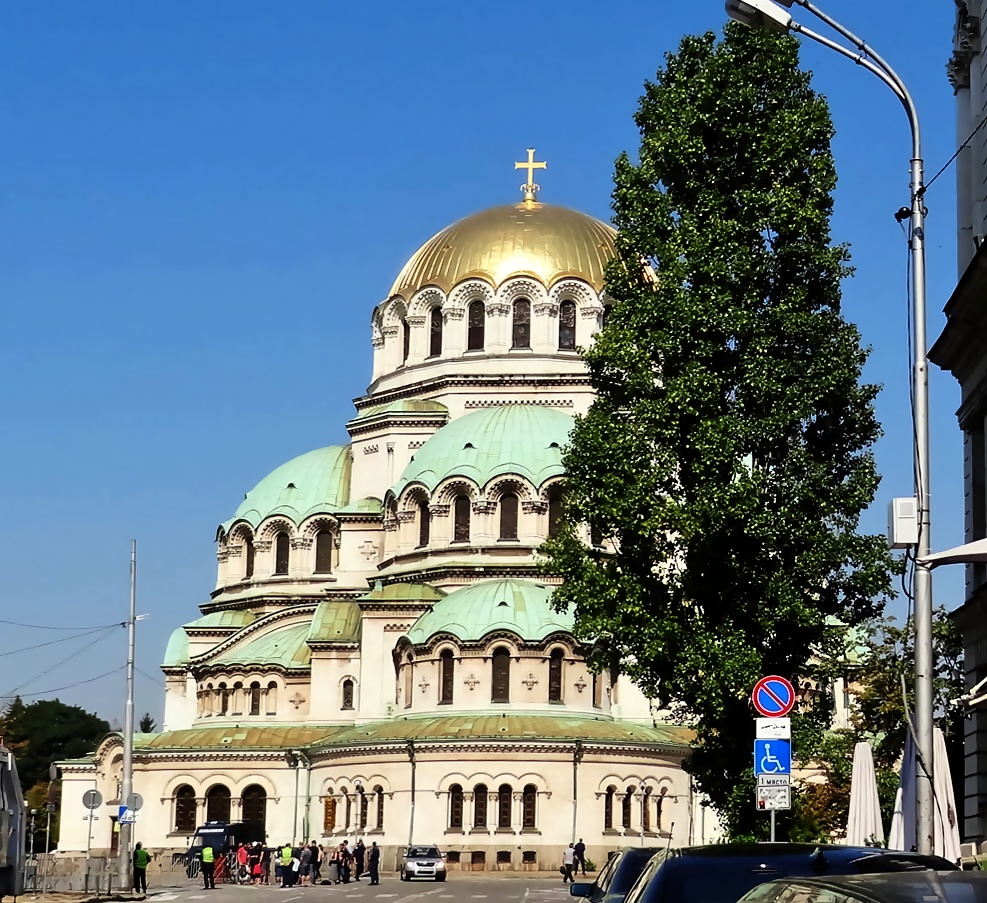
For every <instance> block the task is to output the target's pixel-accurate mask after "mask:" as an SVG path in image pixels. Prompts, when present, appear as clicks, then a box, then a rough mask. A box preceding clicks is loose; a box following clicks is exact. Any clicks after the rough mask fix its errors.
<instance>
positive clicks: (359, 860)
mask: <svg viewBox="0 0 987 903" xmlns="http://www.w3.org/2000/svg"><path fill="white" fill-rule="evenodd" d="M366 854H367V848H366V846H364V843H363V839H362V838H361V839H360V840H358V841H357V842H356V847H354V849H353V861H354V862H355V863H356V880H357V881H359V880H360V875H362V874H363V863H364V858H365V856H366Z"/></svg>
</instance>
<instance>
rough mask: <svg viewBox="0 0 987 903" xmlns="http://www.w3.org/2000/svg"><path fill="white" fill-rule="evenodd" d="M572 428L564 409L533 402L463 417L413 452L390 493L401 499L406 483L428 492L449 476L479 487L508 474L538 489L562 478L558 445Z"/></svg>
mask: <svg viewBox="0 0 987 903" xmlns="http://www.w3.org/2000/svg"><path fill="white" fill-rule="evenodd" d="M572 426H573V420H572V416H571V415H569V414H567V413H566V412H565V411H562V410H560V409H559V408H551V407H542V406H541V405H533V404H504V405H497V406H495V407H490V408H485V409H483V410H481V411H476V412H475V413H472V414H467V415H466V416H464V417H460V418H459V419H457V420H453V421H452V422H451V423H448V424H446V425H445V426H444V427H442V428H441V429H440V430H439V431H438V432H437V433H436V434H435V435H434V436H432V438H431V439H429V440H428V442H426V443H425V444H424V445H423V446H422V447H421V448H420V449H418V451H417V452H415V456H414V458H412V460H411V461H410V462H409V464H408V466H407V467H406V468H405V469H404V473H402V474H401V479H400V480H399V481H398V483H397V485H395V486H394V489H393V492H394V494H395V495H400V494H401V492H402V491H403V490H404V488H405V487H406V486H407V485H408V484H410V483H424V484H425V486H426V487H427V488H428V490H429V491H431V490H433V489H435V487H436V486H438V485H439V483H441V482H442V481H443V480H445V479H446V478H447V477H451V476H461V477H468V478H470V479H472V480H475V481H476V483H477V484H479V485H480V486H483V485H485V484H486V483H487V482H489V481H490V480H491V479H493V478H494V477H496V476H499V475H501V474H508V473H511V474H517V475H518V476H522V477H525V478H526V479H528V480H529V481H530V482H531V483H533V484H534V485H535V486H541V484H542V483H544V482H545V480H547V479H549V477H557V476H560V475H561V474H562V446H564V445H565V444H566V442H567V441H568V439H569V433H570V432H571V430H572Z"/></svg>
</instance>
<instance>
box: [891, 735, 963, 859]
mask: <svg viewBox="0 0 987 903" xmlns="http://www.w3.org/2000/svg"><path fill="white" fill-rule="evenodd" d="M933 756H935V759H934V760H933V763H932V787H933V792H934V794H935V799H934V800H933V804H932V813H933V838H932V841H933V852H934V853H935V854H936V855H937V856H942V857H943V859H948V860H949V861H950V862H958V861H959V859H960V828H959V824H958V823H957V818H956V798H955V797H954V796H953V782H952V779H951V777H950V773H949V762H948V761H947V759H946V739H945V737H943V734H942V731H941V730H940V729H939V728H938V727H937V728H936V729H935V732H934V737H933ZM888 847H889V849H892V850H914V849H915V848H916V838H915V743H914V741H913V740H912V735H911V731H909V733H908V737H907V738H906V740H905V756H904V758H903V759H902V762H901V785H900V786H899V788H898V796H897V797H896V799H895V802H894V817H893V818H892V819H891V834H890V835H889V837H888Z"/></svg>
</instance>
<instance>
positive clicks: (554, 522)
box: [548, 484, 562, 539]
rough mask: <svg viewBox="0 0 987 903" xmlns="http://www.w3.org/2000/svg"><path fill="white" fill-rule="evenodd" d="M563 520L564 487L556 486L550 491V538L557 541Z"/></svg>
mask: <svg viewBox="0 0 987 903" xmlns="http://www.w3.org/2000/svg"><path fill="white" fill-rule="evenodd" d="M561 520H562V487H561V486H559V485H558V484H556V485H555V486H552V487H551V488H550V489H549V490H548V538H549V539H555V537H556V536H558V535H559V523H560V521H561Z"/></svg>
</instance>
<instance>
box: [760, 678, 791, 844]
mask: <svg viewBox="0 0 987 903" xmlns="http://www.w3.org/2000/svg"><path fill="white" fill-rule="evenodd" d="M751 702H752V703H753V705H754V708H755V709H756V710H757V712H758V714H759V715H761V717H760V718H758V719H757V722H756V730H755V738H756V739H755V740H754V774H755V775H756V776H757V791H756V792H757V800H756V806H757V808H758V810H764V809H767V810H768V816H769V818H770V819H771V827H770V838H771V843H774V842H775V838H776V835H777V832H776V827H777V826H776V819H777V816H776V815H775V813H776V812H777V811H778V809H790V808H791V805H792V721H791V719H790V718H789V717H788V713H789V712H791V710H792V709H793V708H794V707H795V687H793V686H792V683H791V681H789V680H788V679H787V678H784V677H778V676H777V675H770V676H768V677H762V678H761V679H760V680H759V681H758V682H757V683H756V684H755V685H754V689H753V690H752V691H751Z"/></svg>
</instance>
